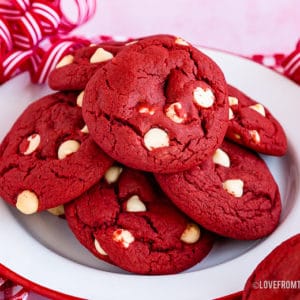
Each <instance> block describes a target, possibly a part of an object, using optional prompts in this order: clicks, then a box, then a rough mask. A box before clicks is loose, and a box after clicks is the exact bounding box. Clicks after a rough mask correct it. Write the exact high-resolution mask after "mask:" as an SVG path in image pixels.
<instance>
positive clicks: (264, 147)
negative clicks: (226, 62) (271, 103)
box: [226, 85, 287, 156]
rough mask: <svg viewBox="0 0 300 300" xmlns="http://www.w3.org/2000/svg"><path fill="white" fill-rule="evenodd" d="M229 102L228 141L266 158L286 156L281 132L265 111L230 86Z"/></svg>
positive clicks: (285, 142) (283, 134)
mask: <svg viewBox="0 0 300 300" xmlns="http://www.w3.org/2000/svg"><path fill="white" fill-rule="evenodd" d="M228 100H229V106H230V107H229V119H230V120H229V126H228V130H227V133H226V137H227V138H228V139H230V140H232V141H234V142H236V143H239V144H241V145H243V146H245V147H247V148H250V149H253V150H255V151H257V152H260V153H264V154H268V155H276V156H281V155H284V154H285V153H286V151H287V139H286V135H285V133H284V130H283V128H282V126H281V125H280V123H279V122H278V121H277V120H276V119H275V118H274V116H273V115H272V114H271V113H270V111H269V110H268V109H267V108H266V107H264V106H263V105H262V104H261V103H258V102H256V101H255V100H253V99H251V98H250V97H249V96H247V95H246V94H244V93H243V92H241V91H240V90H238V89H237V88H235V87H233V86H231V85H229V86H228Z"/></svg>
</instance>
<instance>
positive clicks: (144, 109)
mask: <svg viewBox="0 0 300 300" xmlns="http://www.w3.org/2000/svg"><path fill="white" fill-rule="evenodd" d="M138 111H139V113H140V114H148V115H150V116H153V115H154V114H155V110H154V108H152V107H147V106H145V105H143V106H140V107H139V109H138Z"/></svg>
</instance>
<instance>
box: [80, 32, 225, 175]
mask: <svg viewBox="0 0 300 300" xmlns="http://www.w3.org/2000/svg"><path fill="white" fill-rule="evenodd" d="M83 98H84V101H83V116H84V119H85V121H86V123H87V125H88V127H89V129H90V133H91V135H92V136H93V138H94V139H95V141H96V142H97V143H98V144H99V145H100V146H101V148H102V149H103V150H104V151H105V152H107V153H109V155H111V156H112V157H113V158H114V159H116V160H117V161H119V162H121V163H123V164H125V165H127V166H129V167H133V168H137V169H141V170H145V171H155V172H162V173H168V172H175V171H180V170H186V169H189V168H191V167H192V166H195V165H196V164H197V163H199V162H201V161H203V160H205V159H206V158H207V157H208V156H210V155H211V154H212V153H213V151H214V150H215V149H216V148H217V147H218V146H219V145H220V144H221V142H222V140H223V138H224V135H225V132H226V130H227V126H228V102H227V85H226V83H225V80H224V76H223V73H222V71H221V70H220V69H219V67H218V66H217V65H216V64H215V63H214V62H213V61H212V60H211V59H210V58H208V57H207V56H206V55H204V54H203V53H201V52H200V51H199V50H197V49H196V48H194V47H192V46H191V45H189V44H188V43H187V42H185V41H183V40H182V39H179V38H175V37H173V36H156V37H150V38H144V39H142V40H140V41H137V42H135V43H133V44H131V45H129V46H127V47H126V48H125V49H123V50H122V51H121V52H120V53H118V55H116V56H115V57H114V58H113V59H112V60H111V61H110V62H108V63H107V64H106V65H105V66H104V67H102V68H101V69H100V70H98V71H97V72H96V73H95V75H94V76H93V77H92V79H91V80H90V81H89V83H88V84H87V86H86V88H85V92H84V97H83Z"/></svg>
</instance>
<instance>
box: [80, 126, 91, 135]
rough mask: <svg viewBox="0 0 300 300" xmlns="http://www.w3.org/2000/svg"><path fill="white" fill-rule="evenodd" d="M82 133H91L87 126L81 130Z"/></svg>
mask: <svg viewBox="0 0 300 300" xmlns="http://www.w3.org/2000/svg"><path fill="white" fill-rule="evenodd" d="M80 131H81V132H82V133H89V129H88V127H87V125H84V126H83V127H82V128H81V130H80Z"/></svg>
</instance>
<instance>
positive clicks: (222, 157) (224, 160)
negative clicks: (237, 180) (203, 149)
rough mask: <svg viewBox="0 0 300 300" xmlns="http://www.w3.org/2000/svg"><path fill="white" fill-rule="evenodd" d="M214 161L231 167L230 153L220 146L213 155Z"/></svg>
mask: <svg viewBox="0 0 300 300" xmlns="http://www.w3.org/2000/svg"><path fill="white" fill-rule="evenodd" d="M213 162H214V163H215V164H218V165H221V166H223V167H230V159H229V156H228V154H227V153H226V152H225V151H223V150H222V149H220V148H218V149H217V150H216V151H215V153H214V155H213Z"/></svg>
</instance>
